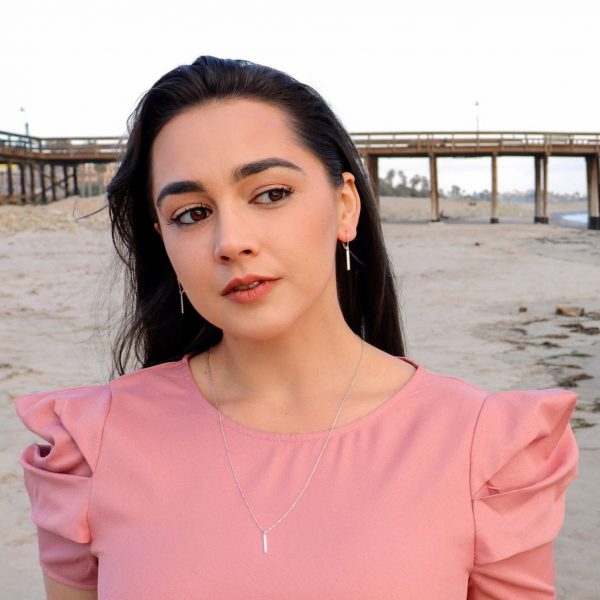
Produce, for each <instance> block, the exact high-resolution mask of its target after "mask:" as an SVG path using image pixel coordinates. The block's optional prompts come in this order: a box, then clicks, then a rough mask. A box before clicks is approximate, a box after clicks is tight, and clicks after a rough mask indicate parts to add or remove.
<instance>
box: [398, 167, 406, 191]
mask: <svg viewBox="0 0 600 600" xmlns="http://www.w3.org/2000/svg"><path fill="white" fill-rule="evenodd" d="M397 175H398V179H399V180H400V185H402V186H405V187H406V174H405V173H404V171H401V170H400V169H398V173H397Z"/></svg>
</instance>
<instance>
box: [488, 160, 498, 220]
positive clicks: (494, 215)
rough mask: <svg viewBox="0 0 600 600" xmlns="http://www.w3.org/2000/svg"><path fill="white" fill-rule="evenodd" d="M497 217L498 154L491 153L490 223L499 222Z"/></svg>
mask: <svg viewBox="0 0 600 600" xmlns="http://www.w3.org/2000/svg"><path fill="white" fill-rule="evenodd" d="M499 222H500V220H499V219H498V156H497V155H496V154H492V217H491V218H490V223H499Z"/></svg>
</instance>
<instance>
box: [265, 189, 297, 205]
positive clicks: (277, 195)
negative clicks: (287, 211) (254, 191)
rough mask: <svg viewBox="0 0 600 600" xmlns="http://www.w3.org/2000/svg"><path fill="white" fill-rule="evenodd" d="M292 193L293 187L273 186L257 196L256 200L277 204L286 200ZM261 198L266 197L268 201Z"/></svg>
mask: <svg viewBox="0 0 600 600" xmlns="http://www.w3.org/2000/svg"><path fill="white" fill-rule="evenodd" d="M292 193H293V190H292V188H273V189H271V190H267V191H266V192H263V193H262V194H259V195H258V196H256V200H257V201H258V204H275V203H276V202H281V201H282V200H285V199H286V198H287V197H288V196H290V195H291V194H292ZM261 198H266V201H261Z"/></svg>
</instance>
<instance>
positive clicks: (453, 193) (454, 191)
mask: <svg viewBox="0 0 600 600" xmlns="http://www.w3.org/2000/svg"><path fill="white" fill-rule="evenodd" d="M461 197H462V190H461V189H460V187H459V186H458V185H453V186H452V188H450V198H461Z"/></svg>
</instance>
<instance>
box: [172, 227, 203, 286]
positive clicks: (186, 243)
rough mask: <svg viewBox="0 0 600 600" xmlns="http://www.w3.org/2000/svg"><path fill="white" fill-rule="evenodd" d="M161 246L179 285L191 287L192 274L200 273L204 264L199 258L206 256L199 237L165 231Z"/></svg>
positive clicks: (192, 282)
mask: <svg viewBox="0 0 600 600" xmlns="http://www.w3.org/2000/svg"><path fill="white" fill-rule="evenodd" d="M173 227H175V226H173ZM169 229H170V227H169ZM163 244H164V246H165V251H166V253H167V256H168V257H169V261H170V262H171V265H172V266H173V270H174V271H175V273H176V274H177V277H178V278H179V280H180V281H181V283H182V284H184V285H185V284H187V286H186V287H190V286H193V284H194V279H195V277H194V274H196V275H197V274H198V273H199V272H202V269H203V265H204V262H205V261H203V260H199V257H206V256H207V251H208V250H207V248H206V243H203V240H202V239H201V238H200V237H199V236H193V235H190V234H189V233H187V234H186V233H182V232H179V231H166V232H164V234H163Z"/></svg>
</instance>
